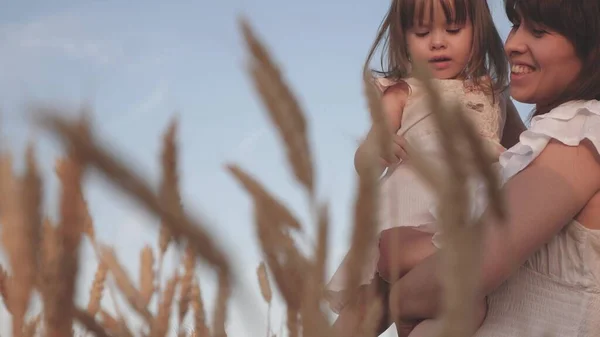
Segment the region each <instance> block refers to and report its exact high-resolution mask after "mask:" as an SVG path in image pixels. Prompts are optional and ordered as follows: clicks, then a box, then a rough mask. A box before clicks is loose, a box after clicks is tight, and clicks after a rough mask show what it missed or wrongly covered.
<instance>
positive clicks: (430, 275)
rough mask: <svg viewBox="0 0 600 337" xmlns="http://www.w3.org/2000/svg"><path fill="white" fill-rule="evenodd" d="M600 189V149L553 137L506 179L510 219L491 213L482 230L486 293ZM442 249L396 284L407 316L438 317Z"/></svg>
mask: <svg viewBox="0 0 600 337" xmlns="http://www.w3.org/2000/svg"><path fill="white" fill-rule="evenodd" d="M599 191H600V155H598V152H597V150H595V149H594V146H593V145H592V144H591V143H589V141H587V140H586V141H583V142H581V143H580V145H579V146H572V147H571V146H566V145H563V144H562V143H559V142H558V141H551V142H550V144H548V145H547V147H546V149H545V150H544V151H543V152H542V153H541V154H540V156H539V157H538V158H536V160H535V161H534V162H533V163H532V164H531V165H530V166H528V167H527V168H526V169H524V170H523V171H521V172H520V173H519V174H517V175H515V176H514V177H513V178H512V179H511V180H509V182H508V183H507V184H506V185H505V191H504V193H505V196H506V198H507V206H508V220H507V221H506V222H505V223H502V224H499V223H494V221H493V220H492V218H491V217H490V216H489V215H488V214H487V213H486V215H484V216H486V217H487V219H488V221H486V222H485V224H486V225H485V227H484V232H483V241H484V242H483V247H484V248H483V249H484V250H483V252H482V254H483V257H482V283H481V284H482V285H481V288H480V289H479V291H480V295H481V296H482V297H483V296H485V295H487V294H489V293H491V292H492V291H493V290H494V289H495V288H496V287H497V286H499V285H500V284H501V283H502V282H504V281H505V280H506V279H508V278H509V277H510V275H511V274H512V273H513V272H514V271H515V270H516V269H517V268H519V267H520V266H521V265H522V264H523V263H524V262H525V261H526V259H527V258H528V257H529V256H531V255H532V254H533V253H534V252H535V251H536V250H538V249H539V248H540V247H541V246H542V245H543V244H544V243H546V242H548V241H550V240H551V239H552V238H553V237H554V236H555V235H556V234H557V233H558V232H559V231H560V230H561V229H562V228H563V227H564V226H565V225H566V224H568V223H569V221H570V220H571V219H573V218H575V217H576V215H577V214H578V213H579V212H580V211H581V210H582V209H583V208H584V207H585V206H586V204H587V203H588V201H589V200H590V199H591V198H592V197H593V196H594V195H595V194H596V193H598V192H599ZM440 258H441V257H440V254H439V253H435V254H434V255H432V256H431V257H429V258H427V259H426V260H425V261H424V262H423V263H421V264H419V265H417V266H416V267H415V268H413V269H412V270H411V271H410V272H408V273H407V274H406V275H405V276H404V277H403V278H402V279H400V280H399V281H398V282H396V283H395V284H394V285H393V288H392V290H391V294H390V310H391V311H392V315H393V317H394V318H395V319H397V320H399V321H403V322H410V321H412V320H415V321H418V320H421V319H426V318H433V317H435V316H436V315H437V314H438V312H439V310H440V308H441V306H440V303H441V295H442V291H441V289H442V282H441V279H440V277H441V275H439V273H438V271H439V270H440V265H441V260H440Z"/></svg>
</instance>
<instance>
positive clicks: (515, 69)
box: [510, 65, 535, 75]
mask: <svg viewBox="0 0 600 337" xmlns="http://www.w3.org/2000/svg"><path fill="white" fill-rule="evenodd" d="M534 70H535V69H534V68H532V67H530V66H525V65H513V66H512V67H511V68H510V71H511V72H512V73H513V74H517V75H522V74H529V73H531V72H533V71H534Z"/></svg>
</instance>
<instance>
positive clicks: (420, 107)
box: [327, 0, 515, 337]
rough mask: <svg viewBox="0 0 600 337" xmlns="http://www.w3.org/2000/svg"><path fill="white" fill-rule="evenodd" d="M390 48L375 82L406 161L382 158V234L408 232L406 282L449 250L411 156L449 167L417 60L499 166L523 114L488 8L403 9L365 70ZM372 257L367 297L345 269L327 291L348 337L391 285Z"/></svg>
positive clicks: (403, 251)
mask: <svg viewBox="0 0 600 337" xmlns="http://www.w3.org/2000/svg"><path fill="white" fill-rule="evenodd" d="M382 41H383V42H384V53H382V58H384V57H385V61H386V65H387V69H385V70H386V71H383V72H380V74H381V75H383V77H380V78H378V79H377V80H375V85H377V86H378V87H379V89H380V90H381V91H382V93H383V97H382V103H383V106H384V113H385V114H386V118H387V122H388V125H389V130H390V132H391V133H392V134H393V135H394V144H393V148H394V153H395V155H396V159H397V161H396V162H389V161H387V160H384V159H383V158H382V159H381V164H382V165H381V170H382V171H383V170H384V169H386V168H387V172H386V175H385V176H384V178H383V179H382V185H381V193H382V197H381V198H380V199H381V201H382V209H381V214H380V217H381V220H382V221H381V222H382V228H380V229H379V230H380V231H381V230H385V229H386V228H390V227H392V226H402V227H406V229H407V231H406V232H405V233H406V238H405V240H404V241H405V242H406V244H405V245H402V246H401V247H398V251H397V252H396V253H395V254H394V256H390V258H393V259H396V262H395V263H394V265H401V266H402V268H401V270H399V274H398V275H396V277H397V278H399V277H401V276H402V275H403V274H405V273H406V272H408V271H409V270H410V269H411V268H412V267H414V266H415V265H416V264H418V263H419V262H420V261H422V260H423V259H425V258H426V257H427V256H429V255H431V254H432V253H434V252H435V249H437V248H439V241H438V240H437V237H438V235H436V233H437V229H436V226H435V223H434V218H433V216H432V215H431V213H430V211H429V210H430V208H431V206H432V205H433V203H434V201H435V200H434V195H433V194H432V191H430V189H429V188H428V186H427V185H426V184H425V183H424V181H422V180H421V178H420V177H419V176H418V175H417V173H416V172H415V171H414V169H413V167H412V165H411V164H410V160H407V158H406V156H405V152H404V149H403V144H404V142H405V141H406V142H408V143H409V144H411V145H412V146H413V147H415V148H417V149H418V150H419V151H420V154H421V155H423V156H426V157H427V158H428V159H430V161H432V162H433V163H434V165H435V163H436V162H437V163H438V164H441V153H442V151H441V147H440V144H438V135H437V133H438V132H439V131H438V129H437V128H436V126H435V121H434V119H433V116H432V115H431V111H430V109H429V106H428V104H427V99H428V97H427V95H426V93H425V90H424V88H423V84H422V83H420V82H419V81H418V80H416V79H415V78H412V77H411V75H410V73H411V60H419V61H421V62H427V64H428V65H429V70H430V72H431V73H432V75H433V77H434V80H433V83H434V85H435V86H436V87H437V89H438V90H439V92H440V93H441V95H442V100H443V101H444V102H446V103H448V102H451V101H455V102H456V101H457V102H459V103H460V104H462V106H463V108H464V110H465V112H466V113H467V114H468V117H469V118H470V119H471V121H472V124H473V125H474V126H475V128H476V130H477V131H478V133H479V135H480V136H481V138H482V141H484V142H485V144H486V145H488V146H487V149H488V150H489V152H490V154H491V155H492V157H494V158H498V156H499V155H500V153H501V152H502V151H503V150H504V148H503V147H502V145H500V140H501V138H502V130H503V127H504V121H505V117H506V109H515V108H514V105H513V104H512V103H511V102H510V100H509V99H508V97H507V96H506V94H505V89H506V86H507V77H508V75H507V72H508V62H507V60H506V56H505V54H504V50H503V44H502V40H501V38H500V36H499V34H498V32H497V30H496V28H495V26H494V23H493V20H492V16H491V13H490V10H489V7H488V5H487V3H486V1H485V0H393V1H392V4H391V6H390V9H389V11H388V13H387V15H386V17H385V19H384V21H383V23H382V26H381V28H380V30H379V32H378V36H377V39H376V41H375V43H374V44H373V47H372V48H371V51H370V53H369V56H368V58H367V62H366V64H365V69H367V68H368V67H369V64H370V61H371V59H372V57H373V55H374V53H375V51H376V49H377V47H378V46H379V45H380V44H381V43H382ZM383 63H384V62H383V59H382V64H383ZM512 113H514V111H511V114H512ZM372 135H373V130H371V131H370V132H369V134H368V135H367V137H366V140H365V141H364V142H363V143H362V144H361V145H360V146H359V148H358V150H357V151H356V155H355V166H356V170H357V172H358V173H359V174H361V173H362V172H363V167H364V166H365V161H367V160H368V159H367V158H368V156H367V155H366V151H368V146H365V144H366V143H367V142H369V141H371V139H372ZM437 234H439V233H437ZM368 258H369V263H370V264H369V265H367V266H365V268H364V270H365V272H366V273H365V275H363V279H362V286H361V287H360V288H359V289H346V288H345V287H346V283H345V282H346V277H345V276H346V275H345V273H346V271H347V266H346V265H345V263H344V262H342V264H341V266H340V267H339V268H338V270H337V271H336V273H335V274H334V276H333V278H332V279H331V281H330V282H329V284H328V285H327V295H328V300H329V301H330V304H331V307H332V309H333V310H334V311H335V312H337V313H339V317H338V319H337V321H336V322H335V324H334V329H335V330H336V332H337V333H338V334H337V335H338V336H344V337H346V336H348V337H350V336H353V335H354V334H355V333H357V327H358V326H359V324H360V323H361V317H363V315H364V310H365V298H366V295H365V294H367V292H369V287H372V289H373V293H376V294H377V296H381V297H382V299H384V300H385V299H386V298H384V297H385V296H386V295H385V293H386V291H387V290H386V288H387V286H388V284H387V283H386V282H382V281H381V279H380V278H379V277H378V275H377V263H378V261H379V256H378V250H377V243H376V242H374V243H373V249H372V251H371V255H370V256H369V257H368ZM383 260H385V259H382V260H381V261H383ZM398 261H402V262H400V263H399V262H398ZM380 263H381V262H380ZM382 285H383V289H382ZM386 309H387V308H386ZM484 317H485V303H482V305H481V310H480V314H479V316H478V317H477V320H478V324H480V323H481V322H482V321H483V319H484ZM379 323H380V331H379V333H382V332H383V331H385V329H387V327H389V322H387V320H386V319H385V318H384V317H383V316H382V317H379ZM433 327H434V325H433V324H432V322H431V321H430V322H428V321H425V322H423V323H421V324H419V326H417V328H416V329H415V330H414V331H413V333H412V334H411V337H415V336H422V335H425V334H426V335H428V334H430V333H431V329H432V328H433ZM474 328H476V327H474Z"/></svg>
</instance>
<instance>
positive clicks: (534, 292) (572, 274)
mask: <svg viewBox="0 0 600 337" xmlns="http://www.w3.org/2000/svg"><path fill="white" fill-rule="evenodd" d="M505 6H506V13H507V15H508V17H509V19H510V21H512V22H513V24H514V26H513V29H512V31H511V32H510V35H509V36H508V39H507V41H506V45H505V49H506V53H507V55H508V56H509V58H510V62H511V66H512V75H511V88H510V90H511V95H512V96H513V98H514V99H515V100H517V101H520V102H524V103H533V104H535V106H536V108H535V116H534V118H533V120H532V124H531V128H530V129H529V130H528V131H525V132H523V133H522V134H521V138H520V142H519V143H518V144H517V145H515V146H514V147H512V148H511V149H509V150H508V151H507V152H506V153H505V154H503V155H502V157H501V158H500V163H501V166H502V174H503V178H504V179H505V181H506V183H505V185H504V193H505V195H506V197H507V200H508V210H509V217H508V221H507V222H506V223H503V224H501V225H502V226H496V225H492V224H491V222H492V220H491V217H490V220H489V221H488V226H486V227H485V230H484V241H485V242H484V244H483V247H485V248H484V252H483V253H484V255H483V260H482V261H483V265H482V275H483V280H482V286H481V288H480V289H479V291H480V294H481V296H482V297H483V296H488V304H489V311H488V315H487V318H486V320H485V322H484V324H483V326H482V327H481V328H480V329H479V331H478V332H477V336H481V337H484V336H485V337H491V336H541V335H543V334H544V333H550V334H551V335H552V336H580V337H588V336H590V337H591V336H598V335H600V154H599V152H600V101H599V100H600V16H599V13H600V0H505ZM393 231H394V229H391V230H388V231H386V232H384V233H382V240H381V249H382V250H386V251H387V250H388V249H389V245H392V244H394V242H393V238H394V235H393V234H394V233H393ZM439 260H440V258H439V256H438V255H433V256H432V257H430V258H429V259H427V260H425V261H424V262H423V263H421V264H420V265H418V266H417V267H416V268H414V269H413V270H412V271H410V272H409V273H408V274H406V275H405V276H404V277H402V278H401V279H400V280H399V281H397V282H396V283H395V284H394V285H393V286H392V290H391V293H390V312H391V313H392V315H393V318H394V320H395V321H396V326H397V329H398V333H399V335H400V336H406V335H407V334H408V332H410V330H411V327H412V326H414V324H415V323H417V322H419V321H420V320H423V319H426V318H431V317H435V316H436V315H437V314H438V313H439V310H440V307H441V306H440V302H441V280H440V277H439V275H438V274H437V270H438V269H439V264H440V261H439ZM380 273H381V274H382V276H384V277H385V278H388V277H389V276H390V275H389V272H388V271H387V270H380Z"/></svg>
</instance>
